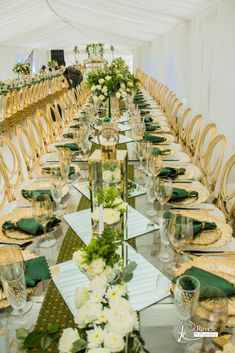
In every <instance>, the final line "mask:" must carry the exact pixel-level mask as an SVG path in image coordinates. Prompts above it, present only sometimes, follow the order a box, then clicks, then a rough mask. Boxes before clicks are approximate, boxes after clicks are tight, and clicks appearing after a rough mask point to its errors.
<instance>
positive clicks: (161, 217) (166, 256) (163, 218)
mask: <svg viewBox="0 0 235 353" xmlns="http://www.w3.org/2000/svg"><path fill="white" fill-rule="evenodd" d="M156 222H157V223H158V224H159V232H160V240H161V243H160V252H159V254H158V259H159V260H160V261H161V262H170V261H171V260H172V255H171V254H170V253H169V250H168V249H169V244H170V242H169V239H168V237H169V234H170V233H172V232H174V215H171V214H169V213H166V211H159V212H158V213H157V219H156Z"/></svg>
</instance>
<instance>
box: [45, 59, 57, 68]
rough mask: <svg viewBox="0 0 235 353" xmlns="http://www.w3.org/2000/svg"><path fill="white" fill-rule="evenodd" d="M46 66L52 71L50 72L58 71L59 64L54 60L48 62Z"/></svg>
mask: <svg viewBox="0 0 235 353" xmlns="http://www.w3.org/2000/svg"><path fill="white" fill-rule="evenodd" d="M47 66H48V68H49V69H52V70H58V68H59V64H58V62H57V61H56V60H50V61H48V63H47Z"/></svg>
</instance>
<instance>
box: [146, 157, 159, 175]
mask: <svg viewBox="0 0 235 353" xmlns="http://www.w3.org/2000/svg"><path fill="white" fill-rule="evenodd" d="M162 166H163V160H162V157H161V156H160V155H153V154H151V155H150V156H149V158H148V170H149V171H150V173H151V174H152V175H153V177H157V176H158V175H159V173H160V171H161V169H162Z"/></svg>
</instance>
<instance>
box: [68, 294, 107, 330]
mask: <svg viewBox="0 0 235 353" xmlns="http://www.w3.org/2000/svg"><path fill="white" fill-rule="evenodd" d="M101 312H102V304H100V303H94V302H91V301H90V300H88V301H87V302H86V303H85V304H84V305H82V306H81V307H80V308H79V309H78V311H77V313H76V315H75V317H74V321H75V323H76V324H77V325H78V327H79V328H84V327H86V326H87V325H88V324H91V323H93V322H94V321H96V320H97V319H98V317H99V315H100V314H101Z"/></svg>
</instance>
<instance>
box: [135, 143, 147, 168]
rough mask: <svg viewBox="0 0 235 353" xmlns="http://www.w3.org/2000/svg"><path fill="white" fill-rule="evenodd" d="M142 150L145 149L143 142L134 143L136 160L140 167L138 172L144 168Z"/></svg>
mask: <svg viewBox="0 0 235 353" xmlns="http://www.w3.org/2000/svg"><path fill="white" fill-rule="evenodd" d="M144 148H145V142H144V141H138V142H137V143H136V153H137V157H138V159H139V161H140V165H139V167H138V169H139V170H140V171H143V170H144V166H143V160H144Z"/></svg>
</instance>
